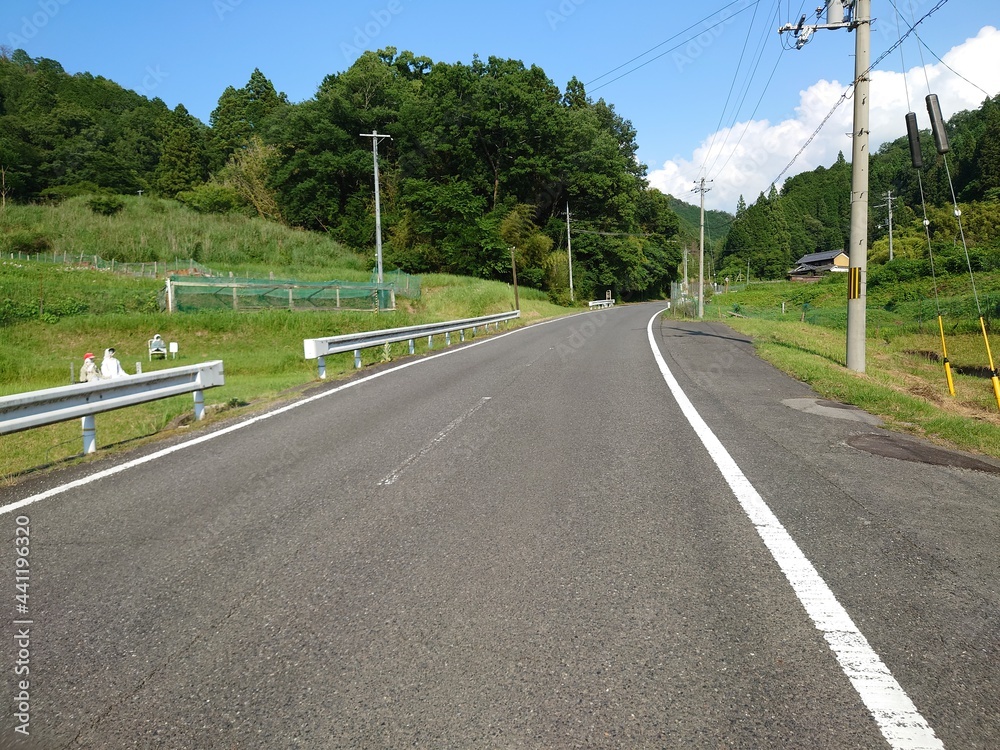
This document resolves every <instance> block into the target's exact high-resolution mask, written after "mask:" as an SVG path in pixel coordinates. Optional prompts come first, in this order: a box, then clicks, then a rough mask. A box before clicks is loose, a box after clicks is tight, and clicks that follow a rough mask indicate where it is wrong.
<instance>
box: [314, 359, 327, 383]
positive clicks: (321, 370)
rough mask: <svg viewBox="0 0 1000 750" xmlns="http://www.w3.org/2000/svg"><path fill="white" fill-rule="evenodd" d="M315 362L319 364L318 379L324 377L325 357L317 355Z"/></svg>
mask: <svg viewBox="0 0 1000 750" xmlns="http://www.w3.org/2000/svg"><path fill="white" fill-rule="evenodd" d="M316 362H317V364H319V377H320V380H325V379H326V357H317V358H316Z"/></svg>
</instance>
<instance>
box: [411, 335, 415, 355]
mask: <svg viewBox="0 0 1000 750" xmlns="http://www.w3.org/2000/svg"><path fill="white" fill-rule="evenodd" d="M415 351H416V348H415V347H414V346H413V339H410V354H413V352H415Z"/></svg>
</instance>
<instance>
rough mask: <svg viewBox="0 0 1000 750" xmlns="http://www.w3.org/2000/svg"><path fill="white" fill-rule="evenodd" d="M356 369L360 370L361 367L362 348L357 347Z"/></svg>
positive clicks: (355, 353) (355, 356) (355, 351)
mask: <svg viewBox="0 0 1000 750" xmlns="http://www.w3.org/2000/svg"><path fill="white" fill-rule="evenodd" d="M354 369H355V370H360V369H361V350H360V349H355V350H354Z"/></svg>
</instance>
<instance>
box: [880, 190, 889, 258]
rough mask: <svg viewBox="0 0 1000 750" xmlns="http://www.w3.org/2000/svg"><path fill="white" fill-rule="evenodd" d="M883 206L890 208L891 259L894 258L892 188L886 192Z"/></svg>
mask: <svg viewBox="0 0 1000 750" xmlns="http://www.w3.org/2000/svg"><path fill="white" fill-rule="evenodd" d="M881 208H888V209H889V260H892V188H889V190H888V191H886V194H885V205H884V206H881Z"/></svg>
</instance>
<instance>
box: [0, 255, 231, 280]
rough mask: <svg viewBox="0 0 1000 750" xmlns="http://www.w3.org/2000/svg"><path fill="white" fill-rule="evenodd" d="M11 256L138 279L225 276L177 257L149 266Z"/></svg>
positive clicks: (86, 258)
mask: <svg viewBox="0 0 1000 750" xmlns="http://www.w3.org/2000/svg"><path fill="white" fill-rule="evenodd" d="M4 255H5V256H8V255H9V256H10V260H18V261H28V262H33V263H58V264H63V265H71V266H76V267H78V268H91V269H95V270H98V271H110V272H111V273H118V274H122V275H123V276H134V277H136V278H148V279H156V278H161V277H162V278H166V277H167V276H171V275H186V276H223V275H226V274H224V273H223V272H221V271H215V270H213V269H211V268H209V267H208V266H203V265H202V264H201V263H198V262H196V261H194V260H190V259H189V260H181V259H179V258H175V259H174V260H172V261H155V260H154V261H150V262H148V263H122V262H120V261H116V260H105V259H104V258H102V257H101V256H100V255H88V254H86V253H66V252H63V253H25V252H16V253H5V254H4Z"/></svg>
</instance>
